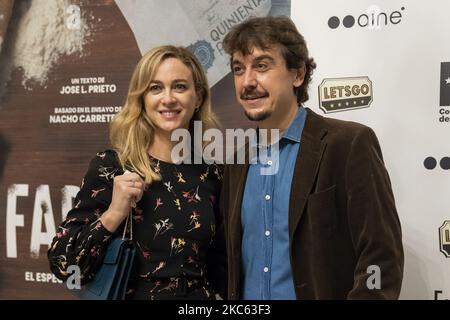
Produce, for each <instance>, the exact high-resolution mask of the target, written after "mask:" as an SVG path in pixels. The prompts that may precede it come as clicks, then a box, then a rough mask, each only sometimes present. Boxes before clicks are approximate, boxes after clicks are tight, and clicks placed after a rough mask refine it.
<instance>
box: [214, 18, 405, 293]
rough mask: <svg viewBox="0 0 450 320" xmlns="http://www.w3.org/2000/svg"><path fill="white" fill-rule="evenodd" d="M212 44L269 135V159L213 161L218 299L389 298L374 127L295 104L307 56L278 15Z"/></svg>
mask: <svg viewBox="0 0 450 320" xmlns="http://www.w3.org/2000/svg"><path fill="white" fill-rule="evenodd" d="M224 48H225V50H226V51H227V53H228V54H229V55H230V56H231V68H232V71H233V74H234V81H235V88H236V96H237V99H238V101H239V103H240V104H241V105H242V108H243V109H244V112H245V114H246V115H247V117H248V118H249V119H250V120H253V121H257V122H258V123H257V125H258V128H259V129H279V132H280V137H281V138H280V141H279V144H278V146H279V154H278V159H274V160H273V161H272V160H271V161H267V163H262V164H261V163H253V164H245V165H230V166H228V167H227V168H226V169H225V178H224V179H225V180H224V186H223V194H222V198H221V202H222V210H223V214H224V216H225V217H224V218H225V223H226V228H225V229H226V230H225V233H226V239H227V251H228V269H229V271H228V275H229V286H228V295H229V298H230V299H396V298H398V296H399V293H400V288H401V282H402V277H403V248H402V240H401V228H400V222H399V219H398V215H397V212H396V208H395V202H394V196H393V193H392V190H391V184H390V181H389V176H388V173H387V171H386V169H385V166H384V163H383V158H382V154H381V150H380V146H379V143H378V140H377V138H376V136H375V133H374V132H373V131H372V130H371V129H370V128H368V127H366V126H363V125H361V124H357V123H354V122H347V121H341V120H334V119H328V118H324V117H322V116H319V115H317V114H315V113H314V112H312V111H311V110H310V109H307V108H304V107H303V105H302V103H303V102H305V101H306V100H307V99H308V93H307V89H308V84H309V82H310V80H311V75H312V72H313V69H314V68H315V63H314V61H313V59H312V58H310V57H309V54H308V49H307V47H306V43H305V41H304V39H303V37H302V35H300V34H299V32H298V31H297V29H296V27H295V25H294V23H293V22H292V21H291V20H290V19H289V18H286V17H265V18H252V19H250V20H248V21H246V22H244V23H242V24H240V25H236V26H235V27H234V28H233V29H232V30H230V32H229V33H228V34H227V36H226V37H225V39H224ZM272 142H273V141H272ZM276 161H278V162H277V163H275V162H276ZM271 165H272V166H278V170H276V174H273V175H262V174H261V170H260V169H261V168H262V167H267V166H271Z"/></svg>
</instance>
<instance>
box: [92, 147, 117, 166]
mask: <svg viewBox="0 0 450 320" xmlns="http://www.w3.org/2000/svg"><path fill="white" fill-rule="evenodd" d="M91 167H96V168H105V169H106V168H107V169H120V170H122V166H121V165H120V160H119V156H118V154H117V152H116V151H115V150H112V149H107V150H104V151H99V152H97V153H96V154H95V156H94V157H93V158H92V160H91Z"/></svg>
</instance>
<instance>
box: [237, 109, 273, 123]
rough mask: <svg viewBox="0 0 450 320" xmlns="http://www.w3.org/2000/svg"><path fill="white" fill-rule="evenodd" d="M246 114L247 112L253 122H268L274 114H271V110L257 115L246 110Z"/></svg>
mask: <svg viewBox="0 0 450 320" xmlns="http://www.w3.org/2000/svg"><path fill="white" fill-rule="evenodd" d="M244 112H245V115H246V116H247V118H248V119H249V120H251V121H263V120H266V119H267V118H269V117H270V115H271V114H272V112H270V110H265V111H261V112H257V113H256V114H255V113H253V114H251V113H250V112H248V111H247V110H245V111H244Z"/></svg>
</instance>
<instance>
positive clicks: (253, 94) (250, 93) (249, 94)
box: [240, 89, 269, 100]
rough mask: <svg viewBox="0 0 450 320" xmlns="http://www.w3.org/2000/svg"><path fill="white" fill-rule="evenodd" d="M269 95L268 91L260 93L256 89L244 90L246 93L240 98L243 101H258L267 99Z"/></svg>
mask: <svg viewBox="0 0 450 320" xmlns="http://www.w3.org/2000/svg"><path fill="white" fill-rule="evenodd" d="M268 96H269V93H268V92H267V91H258V90H256V89H250V90H249V89H244V91H243V92H242V93H241V95H240V98H241V99H242V100H249V99H258V98H265V97H268Z"/></svg>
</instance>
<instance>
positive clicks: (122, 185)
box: [100, 171, 145, 232]
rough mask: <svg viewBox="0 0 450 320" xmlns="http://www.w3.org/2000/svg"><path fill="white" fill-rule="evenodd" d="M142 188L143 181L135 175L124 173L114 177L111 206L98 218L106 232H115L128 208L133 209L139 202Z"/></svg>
mask: <svg viewBox="0 0 450 320" xmlns="http://www.w3.org/2000/svg"><path fill="white" fill-rule="evenodd" d="M144 187H145V183H144V181H143V180H142V178H141V177H140V176H139V175H138V174H136V173H133V172H129V171H125V173H124V174H123V175H121V176H116V177H114V186H113V195H112V201H111V204H110V205H109V208H108V210H106V211H105V212H104V213H103V215H102V216H101V218H100V221H101V222H102V224H103V225H104V226H105V228H106V229H108V231H110V232H114V231H116V229H117V228H118V227H119V225H120V224H121V223H122V221H123V220H124V219H125V218H126V217H127V216H128V214H129V212H130V207H135V206H136V203H137V202H139V200H141V198H142V194H143V193H144Z"/></svg>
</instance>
